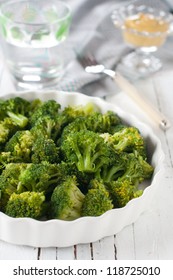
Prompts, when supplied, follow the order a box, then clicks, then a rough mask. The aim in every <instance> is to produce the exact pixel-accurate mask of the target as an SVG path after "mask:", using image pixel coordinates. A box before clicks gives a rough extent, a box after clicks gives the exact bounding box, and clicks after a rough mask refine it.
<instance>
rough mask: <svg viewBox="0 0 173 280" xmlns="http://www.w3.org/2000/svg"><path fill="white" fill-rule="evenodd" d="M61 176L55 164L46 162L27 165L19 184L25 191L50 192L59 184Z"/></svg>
mask: <svg viewBox="0 0 173 280" xmlns="http://www.w3.org/2000/svg"><path fill="white" fill-rule="evenodd" d="M62 177H63V174H61V170H60V168H59V166H58V165H57V164H50V163H48V162H44V163H39V164H34V163H30V164H27V167H26V168H25V169H24V170H23V172H21V174H20V176H19V182H20V184H21V185H22V186H23V188H25V189H26V190H27V191H35V192H42V191H44V192H45V193H49V192H51V191H52V190H53V189H54V187H55V186H56V185H57V184H58V183H59V182H60V180H61V179H62Z"/></svg>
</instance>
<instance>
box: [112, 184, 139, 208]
mask: <svg viewBox="0 0 173 280" xmlns="http://www.w3.org/2000/svg"><path fill="white" fill-rule="evenodd" d="M106 188H107V190H108V192H109V194H110V197H111V199H112V201H113V205H114V208H120V207H124V206H125V205H126V204H127V203H128V202H129V201H130V200H131V199H132V198H134V197H137V195H139V194H140V195H141V194H142V191H140V192H139V191H138V190H137V189H136V186H135V185H133V184H132V182H131V181H130V180H128V179H125V180H122V181H121V180H117V181H111V182H108V183H106ZM137 193H138V194H137Z"/></svg>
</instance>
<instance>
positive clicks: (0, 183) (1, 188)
mask: <svg viewBox="0 0 173 280" xmlns="http://www.w3.org/2000/svg"><path fill="white" fill-rule="evenodd" d="M25 168H26V164H24V163H20V164H19V163H18V164H17V163H9V164H7V165H6V167H5V169H4V170H3V171H2V174H1V175H0V204H1V207H3V209H4V207H5V205H6V203H7V201H8V199H9V197H10V195H11V194H12V193H14V192H15V193H21V192H23V191H24V189H23V187H22V186H21V183H20V181H19V176H20V174H21V172H22V171H23V170H24V169H25ZM1 207H0V208H1ZM3 209H1V210H3Z"/></svg>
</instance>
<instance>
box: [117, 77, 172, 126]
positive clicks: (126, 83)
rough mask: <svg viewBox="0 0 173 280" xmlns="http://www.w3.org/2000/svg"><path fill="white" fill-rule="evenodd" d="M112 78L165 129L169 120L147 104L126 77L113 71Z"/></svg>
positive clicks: (168, 124)
mask: <svg viewBox="0 0 173 280" xmlns="http://www.w3.org/2000/svg"><path fill="white" fill-rule="evenodd" d="M112 79H113V80H114V81H115V82H116V84H117V85H118V86H119V88H120V89H121V90H123V92H124V93H126V94H127V95H128V96H130V97H131V98H132V99H133V101H134V102H136V103H137V104H138V105H139V107H140V108H142V109H143V110H144V112H145V113H147V114H148V115H149V116H150V117H151V118H152V119H153V120H155V121H156V122H157V123H158V125H159V126H160V127H161V129H163V130H167V129H168V128H169V127H170V126H171V124H170V122H169V120H168V119H167V118H166V117H165V116H164V115H163V114H161V113H160V112H159V111H157V110H156V108H154V107H153V106H152V105H151V104H149V103H148V102H147V101H146V100H145V99H144V97H141V95H140V93H139V91H138V90H137V88H136V87H135V86H134V85H133V84H131V83H130V82H129V81H128V80H127V79H126V78H124V77H123V76H122V75H121V74H119V73H117V72H114V76H113V75H112Z"/></svg>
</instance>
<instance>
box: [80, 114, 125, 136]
mask: <svg viewBox="0 0 173 280" xmlns="http://www.w3.org/2000/svg"><path fill="white" fill-rule="evenodd" d="M120 123H121V120H120V118H119V116H118V115H117V114H115V113H114V112H112V111H108V112H106V113H105V114H102V113H100V112H95V113H93V114H91V115H89V116H87V117H86V118H85V125H86V127H87V129H88V130H91V131H94V132H98V133H104V132H110V133H111V132H112V131H113V130H114V127H115V126H116V125H118V124H120Z"/></svg>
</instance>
